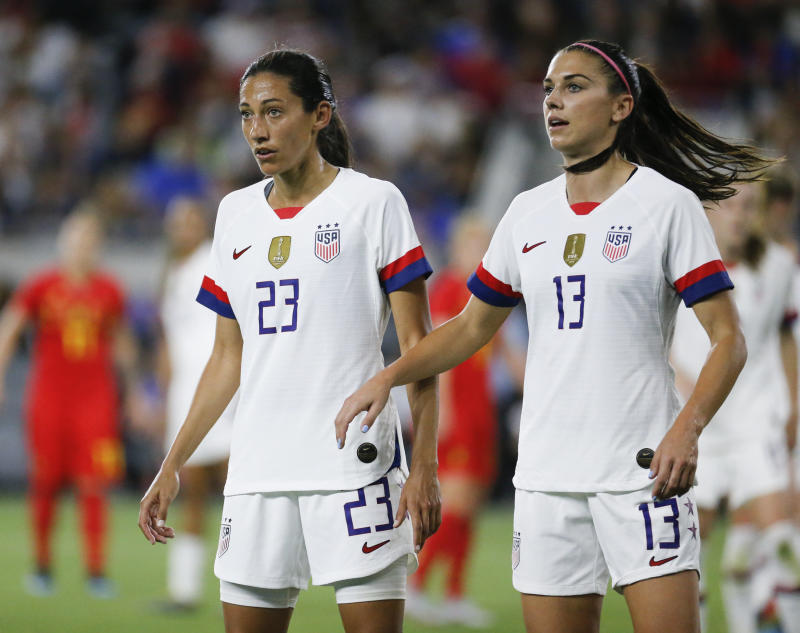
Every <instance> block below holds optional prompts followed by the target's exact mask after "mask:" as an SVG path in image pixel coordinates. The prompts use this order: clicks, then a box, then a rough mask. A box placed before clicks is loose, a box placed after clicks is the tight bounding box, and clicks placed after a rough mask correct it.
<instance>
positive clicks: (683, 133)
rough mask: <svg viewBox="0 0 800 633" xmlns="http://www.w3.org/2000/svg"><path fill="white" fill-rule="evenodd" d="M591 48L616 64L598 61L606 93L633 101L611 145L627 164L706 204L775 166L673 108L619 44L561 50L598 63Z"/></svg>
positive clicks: (645, 70) (652, 78)
mask: <svg viewBox="0 0 800 633" xmlns="http://www.w3.org/2000/svg"><path fill="white" fill-rule="evenodd" d="M586 44H588V45H589V46H585V45H586ZM590 47H592V48H596V49H599V50H600V51H602V52H603V53H604V54H605V55H607V56H608V57H609V58H610V59H611V60H612V61H613V62H614V64H616V68H614V67H613V66H612V65H611V64H609V63H608V61H607V60H603V68H604V72H605V74H606V76H607V78H608V86H609V92H611V93H612V94H631V96H632V97H633V101H634V105H633V111H632V112H631V114H630V116H629V117H628V118H627V119H625V120H624V121H623V122H622V123H620V126H619V130H618V132H617V137H616V139H615V141H614V147H615V148H616V150H617V151H618V152H619V153H620V155H621V156H622V157H623V158H625V159H626V160H629V161H631V162H634V163H638V164H640V165H644V166H646V167H651V168H653V169H655V170H656V171H658V172H659V173H661V174H662V175H664V176H666V177H667V178H669V179H670V180H672V181H674V182H677V183H678V184H681V185H683V186H684V187H686V188H687V189H690V190H691V191H693V192H694V193H695V194H696V195H697V197H698V198H700V199H701V200H704V201H710V202H718V201H720V200H725V199H726V198H730V197H731V196H733V195H734V194H735V193H736V190H735V189H734V188H733V187H732V186H731V185H733V184H734V183H736V182H753V181H757V180H763V179H764V172H765V171H766V170H767V169H769V168H770V167H771V166H772V165H773V164H775V163H777V162H780V160H781V159H773V158H769V157H767V156H764V155H763V154H762V153H761V152H760V151H759V150H758V148H756V147H753V146H752V145H745V144H735V143H731V142H728V141H727V140H725V139H722V138H720V137H719V136H717V135H716V134H713V133H712V132H710V131H708V130H707V129H705V128H704V127H703V126H702V125H700V124H699V123H698V122H697V121H695V120H694V119H692V118H691V117H690V116H687V115H686V114H684V113H683V112H681V111H680V110H678V109H677V108H675V106H673V105H672V103H671V102H670V100H669V97H668V96H667V92H666V90H665V89H664V86H663V85H662V84H661V82H660V81H659V79H658V77H656V75H655V73H654V72H653V71H652V70H651V69H650V68H649V67H648V66H646V65H645V64H641V63H639V62H635V61H633V60H631V59H630V58H629V57H628V56H627V55H626V54H625V53H624V51H623V50H622V48H621V47H620V46H619V45H617V44H610V43H608V42H599V41H597V40H582V42H576V43H575V44H571V45H570V46H567V47H566V48H565V49H564V50H565V51H580V52H582V53H586V54H589V55H591V54H595V55H597V57H601V59H602V56H601V55H599V54H597V53H593V52H592V50H591V48H590ZM621 75H624V81H623V77H622V76H621ZM626 83H627V85H626ZM628 87H630V91H629V89H628ZM590 160H591V159H590Z"/></svg>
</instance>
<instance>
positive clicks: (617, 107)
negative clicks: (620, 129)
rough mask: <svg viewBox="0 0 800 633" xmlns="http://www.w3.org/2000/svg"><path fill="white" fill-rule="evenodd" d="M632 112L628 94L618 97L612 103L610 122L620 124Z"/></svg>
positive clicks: (630, 97) (631, 100) (631, 103)
mask: <svg viewBox="0 0 800 633" xmlns="http://www.w3.org/2000/svg"><path fill="white" fill-rule="evenodd" d="M631 112H633V97H632V96H631V95H629V94H624V95H619V96H618V97H617V98H616V99H615V101H614V109H613V110H612V112H611V120H612V121H613V122H614V123H622V122H623V121H624V120H625V119H627V118H628V117H629V116H630V115H631Z"/></svg>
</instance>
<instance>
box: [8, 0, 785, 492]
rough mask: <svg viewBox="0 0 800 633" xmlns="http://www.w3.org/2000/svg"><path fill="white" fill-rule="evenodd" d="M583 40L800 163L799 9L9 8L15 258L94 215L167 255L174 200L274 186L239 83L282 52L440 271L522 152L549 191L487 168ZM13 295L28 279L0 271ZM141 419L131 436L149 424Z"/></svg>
mask: <svg viewBox="0 0 800 633" xmlns="http://www.w3.org/2000/svg"><path fill="white" fill-rule="evenodd" d="M585 37H593V38H598V39H603V40H611V41H617V42H620V43H621V44H622V45H623V46H624V47H625V48H626V49H627V50H628V52H629V53H631V54H632V55H633V56H635V57H638V58H640V59H642V60H644V61H646V62H648V63H650V64H652V65H653V66H655V68H656V69H657V71H658V73H659V75H660V76H661V77H662V78H663V79H664V80H665V83H666V84H667V85H668V87H669V88H670V90H671V92H672V94H673V96H674V98H675V100H676V101H677V102H678V103H680V104H681V105H682V106H685V107H687V108H688V109H689V110H690V111H694V112H697V113H698V116H699V118H700V119H701V121H702V122H704V123H705V124H706V125H708V126H710V127H712V128H715V127H716V128H720V127H721V128H723V131H728V132H730V135H733V136H741V137H748V138H752V139H753V140H754V141H755V142H757V143H758V144H759V145H762V146H765V147H767V148H769V150H770V151H771V152H775V153H780V154H784V155H786V156H787V157H788V158H789V160H790V165H797V164H800V163H798V161H800V6H798V5H797V3H796V2H791V1H790V0H785V1H781V0H717V1H713V0H672V1H667V0H653V1H648V2H641V1H640V0H593V1H590V0H491V1H489V0H458V1H456V0H436V1H430V0H426V1H422V0H402V1H401V0H381V1H380V2H374V1H371V0H263V1H258V0H161V1H158V2H154V1H145V0H123V1H121V2H116V3H114V10H113V11H109V10H106V9H105V8H104V7H103V3H100V2H93V1H91V0H73V1H72V2H69V3H64V2H56V1H54V0H39V1H30V0H28V1H22V0H17V1H15V0H7V1H4V2H0V68H2V72H0V165H1V166H2V168H1V169H0V242H2V243H3V244H11V243H20V242H24V241H25V240H27V239H31V238H33V237H35V236H39V235H41V234H43V233H51V232H54V231H55V229H56V227H57V225H58V223H59V222H60V220H61V218H63V217H64V215H65V214H67V213H68V212H69V211H70V210H71V209H73V208H74V207H75V206H76V205H78V204H83V203H86V202H89V203H91V204H92V205H93V206H94V207H95V208H96V209H97V210H98V211H99V213H100V214H101V215H102V216H103V218H105V219H106V220H107V226H108V230H109V234H110V236H111V239H112V241H115V242H137V243H140V244H146V243H149V242H152V244H153V248H154V251H155V252H158V248H160V244H161V242H160V241H159V238H160V236H161V234H162V231H163V215H164V210H165V208H166V207H167V205H168V203H169V201H170V200H171V199H173V198H174V197H175V196H177V195H190V196H196V197H201V198H203V199H206V200H207V201H208V204H209V206H210V208H214V207H215V206H216V203H217V201H218V200H219V199H220V198H221V197H222V196H223V195H225V194H226V193H227V192H229V191H231V190H232V189H235V188H238V187H241V186H243V185H245V184H249V183H251V182H253V181H254V180H256V179H257V178H258V177H259V173H258V171H257V169H256V166H255V164H254V162H253V159H252V157H251V156H250V155H249V152H248V149H247V146H246V144H245V143H244V142H243V140H242V138H241V131H240V127H239V120H238V116H237V109H236V108H237V101H236V98H237V89H238V81H239V77H240V76H241V74H242V71H243V69H244V67H245V66H246V65H247V63H248V62H249V61H251V60H252V59H253V58H255V57H257V56H258V55H259V54H261V53H262V52H264V51H265V50H267V49H269V48H272V47H274V46H275V45H287V46H291V47H295V48H300V49H304V50H308V51H309V52H312V53H313V54H315V55H317V56H319V57H321V58H322V59H324V60H326V62H327V64H328V66H329V70H330V72H331V76H332V77H333V81H334V86H335V89H336V91H337V94H338V97H339V109H340V112H341V114H342V115H343V117H344V119H345V121H346V123H347V124H348V126H349V129H350V132H351V135H352V139H353V142H354V146H355V155H356V167H357V168H358V169H359V171H364V172H366V173H368V174H370V175H372V176H375V177H380V178H385V179H388V180H391V181H392V182H394V183H395V184H397V185H398V187H399V188H400V189H401V191H402V192H403V193H404V195H405V196H406V198H407V200H408V202H409V206H410V208H411V210H412V213H413V215H414V219H415V224H416V226H417V229H418V231H419V232H420V237H421V239H422V242H423V244H425V248H426V251H427V252H429V253H430V255H431V259H432V260H433V261H434V262H441V261H442V258H443V255H442V251H443V248H444V244H445V241H446V238H447V234H448V227H449V226H450V222H451V220H452V219H453V218H454V217H456V216H457V215H458V214H459V213H460V212H461V210H462V209H464V208H466V207H475V206H476V200H481V196H480V194H479V192H478V189H480V187H481V186H482V183H484V182H485V181H484V180H482V178H483V177H484V175H485V173H486V172H487V171H490V170H491V169H492V168H494V169H500V170H501V171H502V170H503V169H505V168H507V169H509V170H513V169H517V170H520V169H521V170H522V171H524V172H525V174H524V180H525V181H524V182H520V183H516V184H515V187H516V190H517V191H519V190H521V189H522V188H524V187H526V186H531V185H534V184H538V183H539V182H541V181H542V180H544V178H545V177H547V176H549V175H550V174H551V173H553V172H552V170H553V169H556V168H557V165H556V162H557V158H556V157H555V154H552V153H551V154H549V155H548V154H547V151H545V149H543V146H542V141H541V139H540V138H539V139H538V140H537V137H536V135H535V134H534V133H532V134H531V135H530V139H528V141H526V142H530V143H531V144H532V145H534V146H537V143H538V146H539V149H542V153H544V154H545V158H544V159H543V160H544V164H545V165H546V169H550V172H548V173H547V174H545V173H542V170H541V168H540V165H539V163H536V164H533V163H532V164H531V166H530V169H529V168H528V167H527V165H521V166H520V165H510V164H508V163H509V161H512V160H514V159H513V157H512V156H513V155H509V154H508V153H506V155H505V158H504V157H503V155H502V154H503V153H502V152H500V157H499V160H500V161H501V162H500V164H499V165H498V164H494V165H492V160H495V159H492V158H491V157H492V153H491V152H490V151H489V148H490V146H491V144H492V142H493V140H494V138H495V135H496V133H497V131H498V130H499V129H500V128H501V127H502V126H504V125H506V123H507V122H508V121H518V122H519V121H522V122H523V129H525V128H526V127H529V128H530V129H531V130H533V129H537V133H538V134H541V130H538V128H541V127H542V125H541V120H540V118H539V116H540V112H541V87H540V81H541V79H542V78H543V76H544V74H545V71H546V66H547V63H548V60H549V59H550V56H551V55H552V53H553V52H554V51H555V50H556V49H557V48H558V47H560V46H563V45H565V44H567V43H569V42H570V41H572V40H575V39H579V38H585ZM503 160H505V161H506V163H503V162H502V161H503ZM495 162H496V160H495ZM505 204H506V201H504V200H502V201H499V202H498V203H497V206H498V207H501V208H498V209H492V210H491V211H490V213H491V214H494V215H493V216H492V217H497V215H498V214H499V213H502V211H503V210H504V209H505ZM482 210H483V209H482ZM44 263H45V262H41V264H44ZM0 281H3V282H6V283H7V284H8V285H9V287H11V286H13V285H14V284H16V283H17V282H18V281H19V279H18V278H15V277H14V276H13V275H10V274H9V273H8V271H3V270H0ZM157 300H158V299H157V288H156V287H155V285H154V287H153V288H152V291H151V293H150V294H149V296H137V297H134V301H133V302H132V303H131V305H132V308H131V311H132V313H131V317H132V321H133V323H134V326H135V329H136V332H137V334H138V336H139V339H140V341H141V342H142V346H143V350H144V352H145V353H144V354H143V355H142V358H143V359H145V361H144V362H145V363H146V362H147V360H146V359H147V352H148V349H150V348H151V346H152V339H153V337H154V331H155V329H156V328H157V319H156V309H155V304H156V302H157ZM145 373H146V372H145ZM143 389H144V391H145V392H146V391H147V388H146V387H143ZM156 400H157V396H156V395H154V396H153V401H154V402H155V401H156ZM140 402H147V399H146V398H145V399H144V400H140ZM142 407H144V409H146V408H147V406H146V405H141V407H140V411H139V413H135V412H134V417H135V416H136V415H143V416H145V417H146V416H147V415H148V413H147V412H142V410H141V408H142ZM10 414H11V412H10V411H9V410H8V408H6V411H4V412H3V415H4V416H6V417H8V416H9V415H10ZM17 423H18V422H17ZM134 441H135V440H134ZM155 450H156V451H157V450H160V447H158V448H156V449H155ZM135 461H136V460H135V459H134V463H135ZM150 466H152V463H151V464H150ZM143 468H144V469H145V470H147V468H149V466H147V467H144V466H143ZM150 474H151V471H148V472H146V473H143V476H145V477H146V476H149V475H150ZM501 479H504V480H505V481H504V483H505V484H506V485H510V483H509V482H510V479H509V478H508V477H503V476H502V475H501Z"/></svg>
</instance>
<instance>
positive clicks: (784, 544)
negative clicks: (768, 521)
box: [767, 521, 800, 633]
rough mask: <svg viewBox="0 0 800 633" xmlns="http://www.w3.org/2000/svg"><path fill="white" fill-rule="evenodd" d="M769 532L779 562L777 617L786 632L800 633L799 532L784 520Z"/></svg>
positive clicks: (770, 528)
mask: <svg viewBox="0 0 800 633" xmlns="http://www.w3.org/2000/svg"><path fill="white" fill-rule="evenodd" d="M767 531H768V532H770V540H771V542H772V544H773V547H774V549H773V553H774V555H775V559H776V563H777V576H778V577H777V585H778V594H777V598H776V605H777V608H778V618H779V619H780V622H781V627H782V629H783V631H784V633H800V530H799V529H798V527H797V526H796V525H794V524H793V523H792V522H791V521H781V522H780V523H776V524H775V525H772V526H770V527H769V528H768V530H767Z"/></svg>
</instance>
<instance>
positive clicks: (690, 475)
mask: <svg viewBox="0 0 800 633" xmlns="http://www.w3.org/2000/svg"><path fill="white" fill-rule="evenodd" d="M697 439H698V432H697V430H696V428H695V426H694V425H693V424H692V423H691V422H690V421H688V420H685V419H681V418H680V417H679V418H678V419H677V420H676V421H675V424H673V425H672V428H670V430H669V431H667V434H666V435H665V436H664V439H663V440H661V443H660V444H659V445H658V448H657V449H656V453H655V455H654V456H653V461H652V463H651V464H650V478H651V479H655V482H654V483H653V498H654V499H667V498H669V497H674V496H675V495H682V494H684V493H686V492H688V491H689V488H691V487H692V485H693V483H694V475H695V472H696V471H697Z"/></svg>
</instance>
